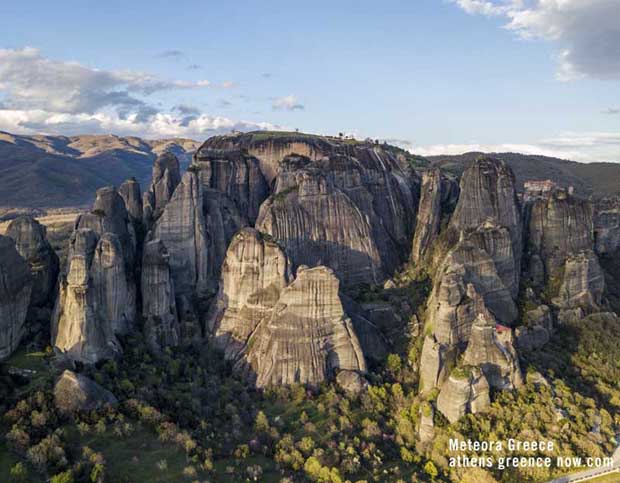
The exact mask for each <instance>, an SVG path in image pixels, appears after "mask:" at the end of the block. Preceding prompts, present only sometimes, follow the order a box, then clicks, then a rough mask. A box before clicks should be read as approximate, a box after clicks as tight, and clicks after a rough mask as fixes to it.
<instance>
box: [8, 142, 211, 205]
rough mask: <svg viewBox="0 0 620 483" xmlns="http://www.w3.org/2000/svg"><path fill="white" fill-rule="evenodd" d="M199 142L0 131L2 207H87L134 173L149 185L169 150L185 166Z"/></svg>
mask: <svg viewBox="0 0 620 483" xmlns="http://www.w3.org/2000/svg"><path fill="white" fill-rule="evenodd" d="M198 146H199V143H198V142H196V141H192V140H189V139H164V140H156V141H150V140H143V139H139V138H135V137H118V136H112V135H103V136H90V135H89V136H73V137H65V136H18V135H13V134H8V133H5V132H0V207H27V208H52V207H66V206H82V205H87V204H90V203H91V202H92V200H93V199H94V194H93V193H94V192H95V190H96V189H97V188H100V187H101V186H106V185H117V186H118V185H119V184H120V183H122V182H123V181H124V180H125V179H127V178H129V177H131V176H135V177H136V178H137V179H138V180H139V181H140V184H141V185H142V186H143V188H144V186H145V185H146V184H148V183H149V181H150V177H151V169H152V165H153V160H154V159H155V157H156V156H157V155H158V154H159V153H161V152H163V151H164V150H166V149H168V150H171V151H172V152H174V153H175V154H176V155H177V156H178V157H179V160H180V161H181V164H182V165H184V166H187V165H188V164H189V162H190V160H191V155H192V154H193V152H194V151H195V150H196V149H197V148H198Z"/></svg>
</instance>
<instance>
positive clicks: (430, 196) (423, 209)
mask: <svg viewBox="0 0 620 483" xmlns="http://www.w3.org/2000/svg"><path fill="white" fill-rule="evenodd" d="M457 199H458V185H457V184H456V183H454V182H453V181H451V180H449V179H447V178H446V177H444V176H443V175H442V173H441V171H440V170H439V169H430V170H428V171H425V172H424V174H423V176H422V188H421V190H420V204H419V208H418V215H417V219H416V230H415V234H414V237H413V248H412V250H411V260H412V261H413V262H414V263H416V264H417V265H422V264H423V263H424V261H425V258H426V257H427V256H428V255H429V254H430V251H431V248H432V247H433V246H434V243H435V240H436V239H437V237H438V236H439V231H440V228H441V222H442V218H444V217H445V216H446V215H448V214H450V213H451V211H453V209H454V205H455V203H456V200H457Z"/></svg>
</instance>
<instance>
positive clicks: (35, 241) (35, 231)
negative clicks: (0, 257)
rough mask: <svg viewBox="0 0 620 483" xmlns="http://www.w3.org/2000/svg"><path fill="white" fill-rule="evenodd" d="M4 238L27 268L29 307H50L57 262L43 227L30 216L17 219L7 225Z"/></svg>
mask: <svg viewBox="0 0 620 483" xmlns="http://www.w3.org/2000/svg"><path fill="white" fill-rule="evenodd" d="M5 234H6V236H8V237H10V238H12V239H13V241H14V242H15V247H16V248H17V251H18V252H19V254H20V255H21V256H22V258H24V259H25V260H26V261H27V262H28V265H29V266H30V272H31V274H32V279H33V286H32V296H31V301H30V303H31V305H32V306H34V307H43V306H47V305H49V304H50V303H53V300H54V295H55V293H54V291H55V288H56V280H57V278H58V271H59V262H58V256H57V255H56V253H55V252H54V249H53V248H52V247H51V245H50V244H49V242H48V241H47V238H46V229H45V227H44V226H43V225H41V224H40V223H39V222H38V221H36V220H35V219H34V218H32V217H30V216H20V217H19V218H16V219H15V220H13V221H11V223H9V226H8V227H7V230H6V233H5Z"/></svg>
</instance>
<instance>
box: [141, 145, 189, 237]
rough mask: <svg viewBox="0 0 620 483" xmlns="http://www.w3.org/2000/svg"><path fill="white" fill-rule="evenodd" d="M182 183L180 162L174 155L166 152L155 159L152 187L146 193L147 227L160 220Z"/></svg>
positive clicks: (145, 217)
mask: <svg viewBox="0 0 620 483" xmlns="http://www.w3.org/2000/svg"><path fill="white" fill-rule="evenodd" d="M180 182H181V170H180V168H179V160H178V159H177V157H176V156H175V155H174V154H173V153H171V152H168V151H165V152H164V153H162V154H161V155H159V156H158V157H157V159H155V163H154V164H153V175H152V178H151V185H150V186H149V189H148V190H147V191H146V192H145V193H144V200H143V206H144V213H143V216H144V224H145V226H147V227H150V226H151V225H152V224H153V222H155V221H156V220H157V219H159V217H160V216H161V214H162V213H163V211H164V208H165V207H166V204H167V203H168V201H170V199H171V198H172V195H173V193H174V190H175V189H176V187H177V186H178V185H179V183H180Z"/></svg>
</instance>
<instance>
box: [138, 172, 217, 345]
mask: <svg viewBox="0 0 620 483" xmlns="http://www.w3.org/2000/svg"><path fill="white" fill-rule="evenodd" d="M204 203H205V202H204V197H203V190H202V187H201V184H200V180H199V178H198V176H197V175H196V173H194V172H191V171H188V172H186V173H185V174H184V175H183V179H182V181H181V184H179V186H178V187H177V189H176V191H175V193H174V195H173V197H172V199H171V200H170V202H169V203H168V204H167V205H166V209H165V210H164V211H163V213H162V214H161V216H160V217H159V219H158V220H157V223H156V224H155V226H154V227H153V229H152V232H151V233H150V234H149V236H148V237H147V240H148V241H153V240H161V242H162V243H163V244H164V246H165V247H166V249H167V251H168V254H169V259H168V263H169V265H170V274H171V276H172V281H173V284H174V290H175V297H176V306H177V311H178V314H179V318H180V319H182V320H184V321H185V322H186V323H187V324H189V325H188V329H189V330H191V331H192V332H194V334H193V335H195V332H196V331H198V330H199V326H200V322H199V320H198V315H197V314H196V308H195V307H194V303H193V300H194V299H195V298H196V297H203V296H205V294H206V293H207V292H208V290H209V256H210V253H209V248H208V243H209V240H208V236H207V223H206V220H205V214H204ZM191 326H193V329H192V328H191ZM190 335H191V334H190ZM193 335H192V336H193Z"/></svg>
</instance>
